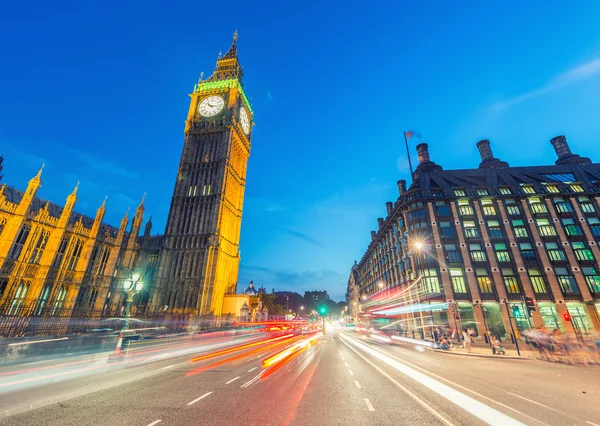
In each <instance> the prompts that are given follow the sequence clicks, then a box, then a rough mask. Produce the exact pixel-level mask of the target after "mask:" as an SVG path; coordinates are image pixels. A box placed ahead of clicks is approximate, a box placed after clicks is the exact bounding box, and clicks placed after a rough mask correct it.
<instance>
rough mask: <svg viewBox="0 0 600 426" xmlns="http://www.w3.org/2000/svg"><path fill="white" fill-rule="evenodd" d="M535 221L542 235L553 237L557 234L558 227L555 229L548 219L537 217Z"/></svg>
mask: <svg viewBox="0 0 600 426" xmlns="http://www.w3.org/2000/svg"><path fill="white" fill-rule="evenodd" d="M535 222H536V225H537V227H538V232H539V233H540V235H541V236H542V237H553V236H555V235H556V229H554V226H552V225H551V224H550V221H549V220H548V219H545V218H542V219H536V221H535Z"/></svg>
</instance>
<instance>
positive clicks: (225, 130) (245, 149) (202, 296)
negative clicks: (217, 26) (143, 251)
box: [151, 33, 252, 315]
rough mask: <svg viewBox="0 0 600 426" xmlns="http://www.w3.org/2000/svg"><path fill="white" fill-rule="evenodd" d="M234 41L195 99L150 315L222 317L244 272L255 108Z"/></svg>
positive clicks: (196, 90)
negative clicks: (155, 312) (242, 250)
mask: <svg viewBox="0 0 600 426" xmlns="http://www.w3.org/2000/svg"><path fill="white" fill-rule="evenodd" d="M242 76H243V73H242V69H241V66H240V64H239V62H238V57H237V33H236V34H235V35H234V39H233V44H232V45H231V47H230V48H229V51H228V52H227V53H226V54H225V55H224V56H222V57H219V59H218V61H217V66H216V68H215V71H214V73H213V75H212V76H211V77H209V78H208V79H206V80H202V78H200V80H199V81H198V84H196V85H195V87H194V91H193V93H192V94H191V95H190V97H191V101H190V107H189V112H188V117H187V121H186V125H185V140H184V146H183V152H182V154H181V161H180V163H179V169H178V173H177V179H176V182H175V188H174V190H173V197H172V200H171V208H170V211H169V216H168V220H167V227H166V230H165V235H164V242H163V247H162V250H161V255H160V259H159V266H158V274H157V277H156V285H155V288H154V294H153V297H152V300H151V305H153V306H152V307H151V308H152V309H153V310H163V311H167V312H173V313H185V314H200V315H207V314H211V313H212V314H214V315H220V314H221V311H222V307H223V296H224V295H225V294H227V293H234V292H235V288H236V283H237V278H238V269H239V261H240V254H239V240H240V228H241V223H242V208H243V202H244V188H245V184H246V167H247V164H248V157H249V155H250V140H251V136H252V107H251V105H250V102H249V101H248V98H247V97H246V95H245V93H244V89H243V86H242Z"/></svg>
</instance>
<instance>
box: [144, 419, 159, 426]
mask: <svg viewBox="0 0 600 426" xmlns="http://www.w3.org/2000/svg"><path fill="white" fill-rule="evenodd" d="M160 422H162V420H154V421H153V422H152V423H148V425H147V426H154V425H157V424H159V423H160Z"/></svg>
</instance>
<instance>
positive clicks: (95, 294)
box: [87, 287, 98, 309]
mask: <svg viewBox="0 0 600 426" xmlns="http://www.w3.org/2000/svg"><path fill="white" fill-rule="evenodd" d="M97 297H98V289H97V288H96V287H92V288H91V289H90V295H89V297H88V300H87V305H88V308H89V309H94V305H95V304H96V298H97Z"/></svg>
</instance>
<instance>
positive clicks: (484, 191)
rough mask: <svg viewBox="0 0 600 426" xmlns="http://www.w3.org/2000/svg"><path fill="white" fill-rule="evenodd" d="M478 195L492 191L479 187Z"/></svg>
mask: <svg viewBox="0 0 600 426" xmlns="http://www.w3.org/2000/svg"><path fill="white" fill-rule="evenodd" d="M477 195H490V193H489V192H488V190H487V189H483V188H480V189H477Z"/></svg>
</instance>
